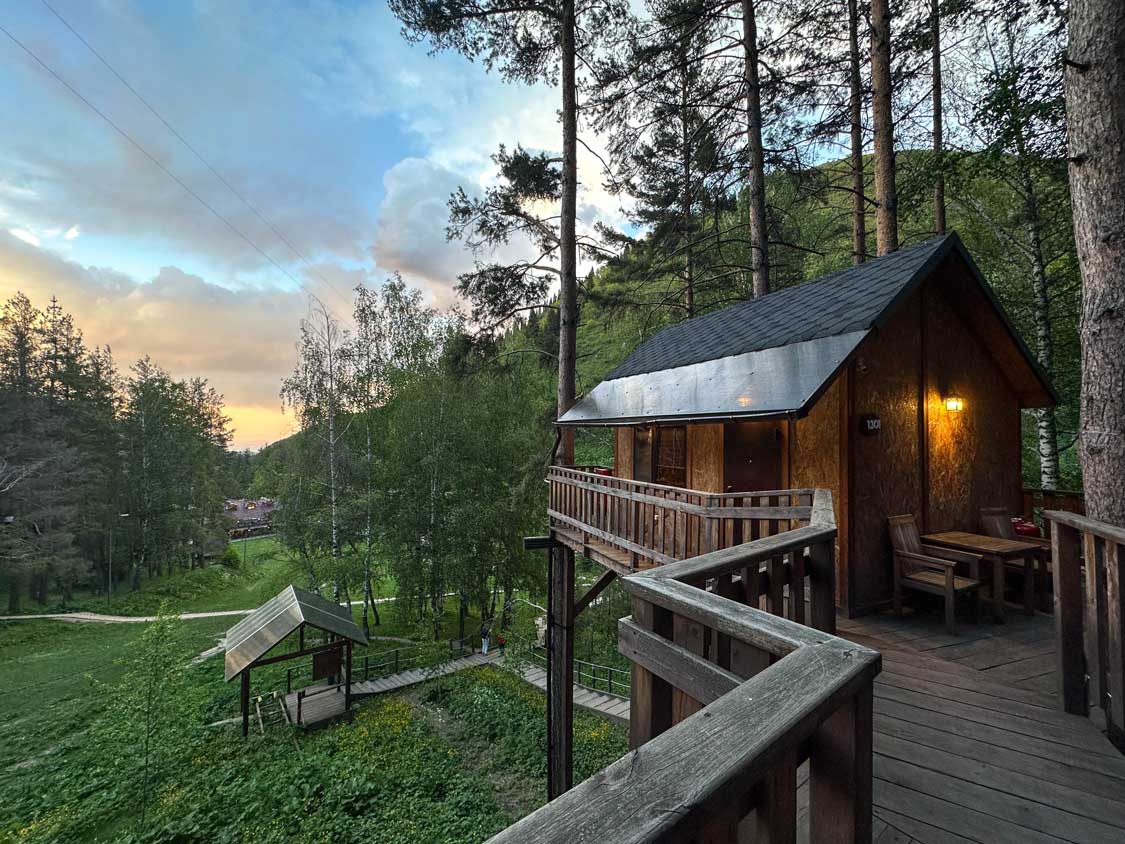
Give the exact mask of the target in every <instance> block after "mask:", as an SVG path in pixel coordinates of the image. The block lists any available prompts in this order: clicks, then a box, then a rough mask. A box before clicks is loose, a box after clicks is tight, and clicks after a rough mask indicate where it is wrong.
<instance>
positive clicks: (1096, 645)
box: [1043, 510, 1125, 751]
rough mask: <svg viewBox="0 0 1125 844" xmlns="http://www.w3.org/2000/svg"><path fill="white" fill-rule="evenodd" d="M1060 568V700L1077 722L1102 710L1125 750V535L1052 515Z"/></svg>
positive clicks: (1055, 554)
mask: <svg viewBox="0 0 1125 844" xmlns="http://www.w3.org/2000/svg"><path fill="white" fill-rule="evenodd" d="M1043 515H1044V517H1045V518H1046V519H1047V520H1048V521H1050V523H1051V556H1052V558H1053V562H1054V592H1055V636H1056V640H1057V641H1056V645H1057V647H1058V678H1059V686H1058V687H1059V700H1060V701H1061V702H1062V706H1063V709H1064V710H1065V711H1067V712H1070V713H1073V714H1075V715H1089V714H1090V709H1091V707H1092V706H1093V707H1100V708H1101V710H1102V712H1103V714H1104V716H1105V722H1106V734H1107V735H1108V736H1109V738H1110V740H1111V741H1113V743H1114V744H1116V745H1117V747H1118V748H1119V749H1121V750H1123V751H1125V528H1121V527H1117V526H1115V525H1110V524H1106V523H1104V522H1097V521H1094V520H1093V519H1088V518H1086V517H1085V516H1079V515H1077V514H1075V513H1069V512H1065V511H1062V510H1048V511H1047V512H1045V513H1044V514H1043Z"/></svg>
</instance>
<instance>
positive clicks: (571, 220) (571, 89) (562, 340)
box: [556, 0, 578, 465]
mask: <svg viewBox="0 0 1125 844" xmlns="http://www.w3.org/2000/svg"><path fill="white" fill-rule="evenodd" d="M574 39H575V20H574V0H562V124H563V166H562V197H561V206H562V207H561V214H562V218H561V220H560V221H559V237H560V239H561V242H560V244H559V263H560V270H561V277H560V289H559V386H558V415H559V416H562V415H563V414H564V413H566V412H567V411H568V410H570V408H571V406H572V405H573V404H574V395H575V378H574V363H575V359H576V355H575V344H576V343H577V319H578V243H577V240H576V232H575V217H576V215H577V211H578V90H577V84H576V82H575V71H574V64H575V41H574ZM556 461H557V462H558V463H560V464H562V465H569V464H572V463H574V429H573V428H570V427H566V428H564V429H563V431H562V439H561V441H560V442H559V449H558V452H557V454H556Z"/></svg>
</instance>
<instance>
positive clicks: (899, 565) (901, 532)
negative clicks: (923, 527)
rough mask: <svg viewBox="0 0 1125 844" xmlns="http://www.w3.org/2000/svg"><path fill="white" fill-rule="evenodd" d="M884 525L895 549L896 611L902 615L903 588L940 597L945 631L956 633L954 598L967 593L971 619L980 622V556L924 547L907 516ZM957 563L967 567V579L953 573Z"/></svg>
mask: <svg viewBox="0 0 1125 844" xmlns="http://www.w3.org/2000/svg"><path fill="white" fill-rule="evenodd" d="M887 526H888V527H889V529H890V532H891V545H892V546H893V548H894V601H895V612H896V613H901V612H902V590H903V589H915V590H917V591H919V592H929V593H930V594H931V595H942V596H944V598H945V628H946V630H948V631H949V632H950V634H956V633H957V596H958V595H966V594H968V595H971V596H972V598H973V619H974V620H975V621H977V622H979V621H980V585H981V584H980V560H981V557H980V555H979V554H968V553H965V552H964V551H955V550H953V549H952V548H939V547H938V546H936V545H923V544H922V539H921V537H920V536H919V535H918V526H917V524H915V522H914V516H913V514H910V513H907V514H906V515H902V516H891V517H889V518H888V519H887ZM958 563H966V564H967V565H968V567H969V576H968V577H959V576H958V575H957V574H956V568H957V564H958Z"/></svg>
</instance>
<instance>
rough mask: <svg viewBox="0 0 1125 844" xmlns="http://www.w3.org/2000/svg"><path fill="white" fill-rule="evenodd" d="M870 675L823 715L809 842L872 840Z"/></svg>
mask: <svg viewBox="0 0 1125 844" xmlns="http://www.w3.org/2000/svg"><path fill="white" fill-rule="evenodd" d="M871 687H872V682H871V680H867V681H866V682H865V683H864V685H863V687H862V688H861V689H859V690H858V691H857V692H856V693H855V695H854V696H853V697H852V698H851V700H849V701H848V702H847V703H845V704H844V705H843V706H841V707H840V708H839V709H837V710H836V711H835V712H834V713H833V714H832V715H830V716H829V717H828V718H827V719H825V721H824V723H822V724H821V725H820V727H819V728H818V729H817V732H816V735H815V736H814V737H813V742H812V750H811V753H810V755H809V844H871V833H872V821H871V812H872V791H871V789H872V768H871V731H872V723H871V699H872V695H871Z"/></svg>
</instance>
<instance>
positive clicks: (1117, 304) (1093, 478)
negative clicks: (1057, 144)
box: [1066, 0, 1125, 525]
mask: <svg viewBox="0 0 1125 844" xmlns="http://www.w3.org/2000/svg"><path fill="white" fill-rule="evenodd" d="M1069 26H1070V44H1069V46H1068V48H1067V61H1068V64H1067V68H1066V105H1067V117H1068V129H1069V145H1070V192H1071V197H1072V200H1073V203H1074V238H1075V242H1076V244H1077V246H1078V259H1079V263H1080V265H1081V269H1082V319H1081V323H1080V329H1079V330H1080V336H1081V340H1082V422H1081V455H1082V473H1083V478H1084V483H1085V490H1086V509H1087V512H1088V514H1089V515H1090V516H1091V517H1092V518H1095V519H1099V520H1101V521H1105V522H1110V523H1112V524H1116V525H1125V483H1122V480H1123V479H1125V96H1122V91H1125V3H1122V2H1121V0H1072V2H1071V4H1070V12H1069Z"/></svg>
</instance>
